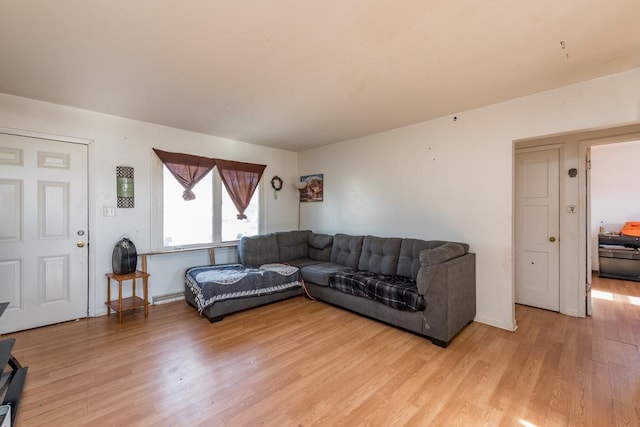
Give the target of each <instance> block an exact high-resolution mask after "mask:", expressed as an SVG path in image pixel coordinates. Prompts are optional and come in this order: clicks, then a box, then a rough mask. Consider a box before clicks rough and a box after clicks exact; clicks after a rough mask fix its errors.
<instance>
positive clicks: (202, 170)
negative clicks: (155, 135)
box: [153, 148, 216, 200]
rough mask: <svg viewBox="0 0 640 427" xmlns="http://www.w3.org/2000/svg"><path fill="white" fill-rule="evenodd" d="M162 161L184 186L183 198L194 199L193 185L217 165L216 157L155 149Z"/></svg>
mask: <svg viewBox="0 0 640 427" xmlns="http://www.w3.org/2000/svg"><path fill="white" fill-rule="evenodd" d="M153 151H154V152H155V153H156V155H157V156H158V158H159V159H160V161H162V163H163V164H164V165H165V166H166V167H167V169H169V172H171V175H173V176H174V177H175V178H176V180H178V182H179V183H180V185H182V187H184V192H183V193H182V198H183V199H184V200H193V199H195V198H196V195H195V194H193V191H191V190H192V189H193V187H195V185H196V184H197V183H198V182H199V181H200V180H201V179H202V178H204V177H205V176H206V175H207V174H208V173H209V171H210V170H211V169H213V167H214V166H215V165H216V162H215V160H214V159H210V158H208V157H200V156H193V155H191V154H184V153H171V152H168V151H162V150H158V149H156V148H154V149H153Z"/></svg>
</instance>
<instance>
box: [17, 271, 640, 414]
mask: <svg viewBox="0 0 640 427" xmlns="http://www.w3.org/2000/svg"><path fill="white" fill-rule="evenodd" d="M595 287H596V290H597V291H596V292H595V296H596V298H594V299H593V306H594V315H593V317H592V318H588V319H576V318H571V317H568V316H563V315H559V314H556V313H551V312H548V311H544V310H539V309H534V308H529V307H523V306H517V307H516V317H517V321H518V324H519V329H518V331H517V332H515V333H511V332H507V331H504V330H500V329H496V328H492V327H489V326H486V325H482V324H478V323H473V324H471V325H470V326H468V327H467V328H466V329H464V330H463V332H462V333H461V334H460V335H458V337H456V339H454V341H453V342H452V344H451V345H450V346H449V348H447V349H446V350H443V349H441V348H439V347H436V346H434V345H433V344H431V343H430V342H429V341H427V340H425V339H423V338H420V337H417V336H415V335H413V334H410V333H407V332H403V331H401V330H398V329H395V328H393V327H389V326H386V325H383V324H381V323H378V322H375V321H371V320H368V319H365V318H363V317H360V316H358V315H355V314H351V313H349V312H347V311H343V310H341V309H338V308H334V307H331V306H329V305H326V304H323V303H320V302H315V301H309V300H306V299H304V298H302V297H300V298H295V299H291V300H287V301H284V302H280V303H276V304H272V305H269V306H265V307H261V308H257V309H252V310H250V311H247V312H243V313H238V314H235V315H231V316H228V317H226V318H225V319H224V320H223V321H222V322H220V323H216V324H210V323H209V322H208V321H207V320H206V319H204V318H202V317H199V316H198V315H197V312H196V311H195V310H193V309H192V308H190V307H187V306H186V304H185V303H184V302H178V303H171V304H166V305H160V306H154V307H151V309H150V312H149V318H148V319H145V318H144V317H143V316H142V314H141V313H136V314H134V315H132V316H128V317H125V321H124V323H123V324H122V325H119V324H117V317H113V316H112V317H110V318H107V317H100V318H94V319H85V320H81V321H77V322H70V323H65V324H60V325H54V326H49V327H45V328H40V329H35V330H31V331H26V332H22V333H17V334H13V335H11V336H13V337H15V338H16V339H17V342H16V351H15V355H16V357H17V358H18V359H19V360H20V361H21V362H22V363H23V364H24V365H28V366H29V373H28V375H27V383H26V386H25V390H24V394H23V400H22V403H21V406H20V410H19V412H18V419H17V424H18V425H19V426H29V425H38V426H42V425H47V426H75V425H92V426H107V425H114V426H133V425H135V426H138V425H140V426H150V425H154V426H156V425H157V426H191V425H208V426H256V425H268V426H312V425H317V426H333V425H345V426H356V425H380V426H394V425H416V426H420V425H437V426H441V425H443V426H453V425H458V426H481V425H486V426H497V425H505V426H543V425H550V426H556V425H557V426H568V425H572V426H573V425H588V426H627V425H640V353H639V351H638V348H639V345H640V283H634V282H624V281H618V280H606V279H600V280H599V281H598V282H597V284H596V286H595Z"/></svg>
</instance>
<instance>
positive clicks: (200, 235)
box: [157, 163, 260, 247]
mask: <svg viewBox="0 0 640 427" xmlns="http://www.w3.org/2000/svg"><path fill="white" fill-rule="evenodd" d="M159 167H161V169H162V172H161V176H162V180H161V184H160V188H159V189H158V193H159V194H160V195H161V197H158V199H160V201H159V203H158V205H159V206H158V207H157V208H158V209H159V210H160V215H159V217H161V220H159V221H158V222H160V223H161V226H160V227H159V228H161V230H162V241H161V244H160V246H162V247H176V246H180V247H184V246H198V245H202V246H204V245H212V244H217V243H224V242H232V241H237V240H239V239H240V238H241V237H242V236H253V235H256V234H258V233H259V219H260V186H258V188H257V189H256V191H255V193H254V195H253V198H252V199H251V203H250V204H249V207H248V208H247V210H246V211H245V215H246V216H247V219H243V220H238V219H237V215H238V211H237V210H236V208H235V206H234V204H233V202H232V201H231V198H230V197H229V194H228V193H227V190H226V189H225V188H224V185H222V181H221V180H220V177H219V176H218V173H217V172H216V171H215V170H213V171H211V172H210V173H209V174H207V175H206V176H205V177H204V178H203V179H202V180H201V181H200V182H198V184H196V186H195V187H194V188H193V192H194V194H195V195H196V198H195V199H194V200H190V201H185V200H183V198H182V193H183V191H184V188H183V187H182V186H181V185H180V184H179V183H178V182H177V181H176V179H175V178H174V177H173V176H172V175H171V172H169V170H168V169H167V168H166V167H165V166H164V165H162V163H159Z"/></svg>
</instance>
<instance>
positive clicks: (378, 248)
mask: <svg viewBox="0 0 640 427" xmlns="http://www.w3.org/2000/svg"><path fill="white" fill-rule="evenodd" d="M401 243H402V239H399V238H396V237H387V238H383V237H374V236H367V237H365V238H364V241H363V242H362V254H361V255H360V260H359V262H358V270H361V271H369V272H371V273H374V274H384V275H387V276H393V275H395V274H396V270H397V268H398V257H399V255H400V244H401Z"/></svg>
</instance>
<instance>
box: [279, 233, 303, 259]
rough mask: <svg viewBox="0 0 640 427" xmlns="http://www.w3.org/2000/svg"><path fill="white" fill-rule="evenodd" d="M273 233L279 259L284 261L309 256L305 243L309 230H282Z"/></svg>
mask: <svg viewBox="0 0 640 427" xmlns="http://www.w3.org/2000/svg"><path fill="white" fill-rule="evenodd" d="M275 234H276V241H277V242H278V250H279V253H280V260H279V261H281V262H286V261H290V260H292V259H298V258H308V257H309V244H308V243H307V238H308V237H309V234H311V231H309V230H296V231H283V232H278V233H275Z"/></svg>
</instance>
